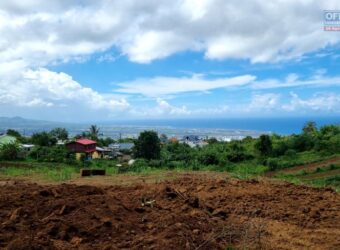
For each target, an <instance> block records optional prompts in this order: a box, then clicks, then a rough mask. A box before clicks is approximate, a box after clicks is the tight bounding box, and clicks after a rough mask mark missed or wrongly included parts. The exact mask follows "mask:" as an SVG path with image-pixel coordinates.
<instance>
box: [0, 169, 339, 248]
mask: <svg viewBox="0 0 340 250" xmlns="http://www.w3.org/2000/svg"><path fill="white" fill-rule="evenodd" d="M229 246H230V247H231V246H232V247H233V248H247V249H301V248H309V249H310V248H312V249H340V196H339V194H336V193H334V192H333V191H332V190H326V189H313V188H308V187H301V186H294V185H292V184H288V183H269V182H258V181H237V180H229V179H211V178H203V177H202V176H199V177H198V176H195V175H188V176H185V177H182V178H179V179H176V180H172V181H164V182H161V183H158V184H138V185H131V186H110V187H100V188H99V187H95V186H77V185H68V184H62V185H58V186H52V185H51V186H39V185H36V184H25V183H6V184H4V185H2V186H1V188H0V248H1V249H25V250H26V249H226V248H228V247H229Z"/></svg>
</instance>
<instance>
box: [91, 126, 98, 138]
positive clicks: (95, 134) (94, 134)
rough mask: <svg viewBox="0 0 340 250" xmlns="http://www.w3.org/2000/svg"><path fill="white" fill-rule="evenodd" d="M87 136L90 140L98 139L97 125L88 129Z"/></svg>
mask: <svg viewBox="0 0 340 250" xmlns="http://www.w3.org/2000/svg"><path fill="white" fill-rule="evenodd" d="M89 134H90V137H91V138H92V139H96V138H98V135H99V128H98V127H97V125H91V126H90V128H89Z"/></svg>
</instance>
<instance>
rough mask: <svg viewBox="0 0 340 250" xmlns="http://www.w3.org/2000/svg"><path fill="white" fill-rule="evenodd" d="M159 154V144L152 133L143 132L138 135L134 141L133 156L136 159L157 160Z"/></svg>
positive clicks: (155, 135) (155, 134) (156, 136)
mask: <svg viewBox="0 0 340 250" xmlns="http://www.w3.org/2000/svg"><path fill="white" fill-rule="evenodd" d="M160 153H161V142H160V139H159V138H158V135H157V133H156V132H154V131H144V132H142V133H140V135H139V137H138V139H137V140H136V141H135V148H134V155H135V156H136V157H137V158H144V159H147V160H151V159H159V158H160Z"/></svg>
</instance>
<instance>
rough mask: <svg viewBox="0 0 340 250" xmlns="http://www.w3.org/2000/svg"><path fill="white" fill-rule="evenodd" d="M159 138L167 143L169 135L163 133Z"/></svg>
mask: <svg viewBox="0 0 340 250" xmlns="http://www.w3.org/2000/svg"><path fill="white" fill-rule="evenodd" d="M159 139H160V141H161V142H162V143H167V142H168V137H167V136H166V134H161V136H160V138H159Z"/></svg>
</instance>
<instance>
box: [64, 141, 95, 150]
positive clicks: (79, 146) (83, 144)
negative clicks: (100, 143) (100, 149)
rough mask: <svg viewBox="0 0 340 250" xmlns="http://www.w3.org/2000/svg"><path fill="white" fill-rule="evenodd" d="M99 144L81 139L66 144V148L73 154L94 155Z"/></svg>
mask: <svg viewBox="0 0 340 250" xmlns="http://www.w3.org/2000/svg"><path fill="white" fill-rule="evenodd" d="M96 146H97V142H96V141H92V140H89V139H79V140H76V141H72V142H69V143H67V144H66V148H67V149H68V150H69V151H71V152H73V153H93V152H95V151H96Z"/></svg>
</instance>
